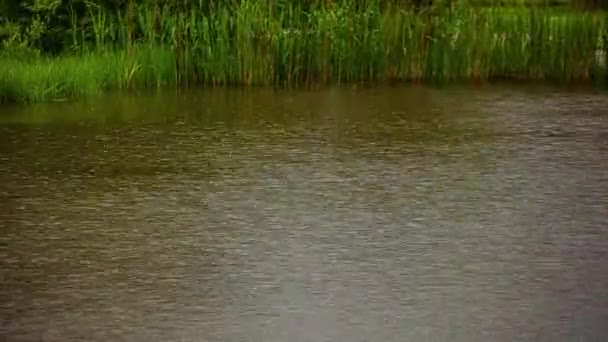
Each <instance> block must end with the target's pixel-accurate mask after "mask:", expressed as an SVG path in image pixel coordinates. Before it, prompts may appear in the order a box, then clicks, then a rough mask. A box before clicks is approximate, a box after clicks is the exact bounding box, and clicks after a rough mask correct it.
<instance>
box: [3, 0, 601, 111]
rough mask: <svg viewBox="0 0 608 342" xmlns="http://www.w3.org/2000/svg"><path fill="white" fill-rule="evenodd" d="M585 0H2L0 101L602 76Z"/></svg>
mask: <svg viewBox="0 0 608 342" xmlns="http://www.w3.org/2000/svg"><path fill="white" fill-rule="evenodd" d="M588 1H590V3H589V4H590V5H591V6H586V5H585V4H583V5H582V6H568V7H565V6H560V7H549V6H538V5H534V6H530V5H529V2H528V3H519V4H515V3H513V1H511V3H510V4H509V6H499V5H496V4H494V5H492V6H488V5H487V4H481V3H480V2H477V3H475V2H472V1H467V2H465V1H457V0H453V1H449V2H447V1H443V2H437V1H436V2H435V3H432V4H431V3H430V2H429V1H427V0H417V1H414V2H412V1H403V0H360V1H356V0H333V1H331V0H308V1H306V0H299V1H295V0H292V1H288V0H224V1H221V0H217V1H205V0H196V1H194V0H174V1H160V0H147V1H143V0H142V1H134V0H105V1H84V0H82V1H81V0H75V1H60V0H36V1H34V0H30V1H13V0H0V41H1V44H2V45H1V48H0V102H2V101H23V102H28V101H43V100H49V99H56V98H64V97H69V96H77V95H82V94H95V93H99V92H101V91H103V90H106V89H114V88H129V87H158V86H165V85H174V86H191V85H281V86H302V85H305V86H309V85H319V84H326V83H330V82H331V83H339V82H360V81H363V82H380V81H453V80H488V79H495V78H523V79H534V80H554V81H566V82H573V81H584V82H604V81H606V80H607V79H608V72H607V69H606V66H605V61H604V59H605V57H604V56H605V51H606V50H607V49H608V20H607V19H608V15H607V14H606V12H605V11H602V10H599V9H596V7H601V6H602V5H603V4H604V2H599V1H598V0H588Z"/></svg>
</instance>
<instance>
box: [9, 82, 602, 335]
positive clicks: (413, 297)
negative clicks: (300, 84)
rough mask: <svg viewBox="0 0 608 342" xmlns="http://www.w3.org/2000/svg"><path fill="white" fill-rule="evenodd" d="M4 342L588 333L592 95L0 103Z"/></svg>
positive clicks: (470, 92)
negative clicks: (2, 109)
mask: <svg viewBox="0 0 608 342" xmlns="http://www.w3.org/2000/svg"><path fill="white" fill-rule="evenodd" d="M5 108H7V109H6V112H5V113H3V116H2V118H1V119H0V120H2V124H0V131H1V136H2V139H3V143H2V144H1V145H0V158H1V163H0V182H1V184H2V186H0V200H1V201H2V203H3V208H4V210H2V211H1V212H0V223H1V225H2V226H3V228H2V230H3V232H2V234H1V235H0V242H1V246H3V248H2V249H1V250H0V260H2V261H1V262H2V273H1V278H0V279H1V280H2V291H0V300H1V303H2V311H1V312H2V315H1V317H2V330H0V332H1V334H2V336H3V338H6V339H8V340H11V341H12V340H16V341H19V340H45V341H61V340H66V339H71V338H73V339H85V340H100V341H103V340H122V339H124V340H136V341H139V340H154V341H157V340H158V341H165V340H223V341H240V340H254V341H286V340H289V341H309V340H310V341H357V340H361V341H369V340H374V341H376V340H386V341H393V340H394V341H403V340H414V341H419V340H432V341H436V340H450V341H452V340H457V341H460V340H462V341H487V340H496V341H503V340H504V341H510V340H535V341H536V340H561V339H566V340H585V341H586V340H600V339H601V338H602V337H603V336H605V335H606V330H605V328H604V325H605V324H604V322H606V321H607V320H608V297H607V296H606V292H605V289H606V288H608V274H607V271H606V269H605V267H603V260H604V259H605V257H606V254H607V253H608V238H607V237H606V234H605V231H604V230H605V227H606V226H608V225H607V224H608V217H607V215H606V212H607V210H606V209H607V208H606V205H607V204H608V195H607V194H608V173H607V171H606V166H608V165H606V161H605V158H604V157H603V156H604V155H605V153H604V152H606V147H607V146H608V145H607V141H606V133H605V132H606V131H607V128H608V117H607V116H606V115H605V114H608V112H607V111H606V109H605V108H608V97H606V96H605V95H602V94H592V93H588V92H580V93H578V92H570V91H567V92H566V91H561V92H553V91H552V90H549V89H540V90H539V89H534V90H530V89H522V88H509V87H487V88H474V89H462V88H458V89H437V88H435V89H433V88H425V87H418V86H411V87H404V88H403V87H399V88H377V89H333V90H329V91H327V90H323V91H321V90H318V91H287V90H281V91H277V90H267V89H260V90H249V91H240V90H231V91H226V90H198V91H192V92H187V93H181V94H174V93H169V92H161V93H153V94H141V95H139V96H124V95H110V96H108V97H104V98H103V99H97V100H95V99H89V100H85V101H82V102H77V103H57V104H47V105H37V106H34V107H14V108H9V107H5Z"/></svg>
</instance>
